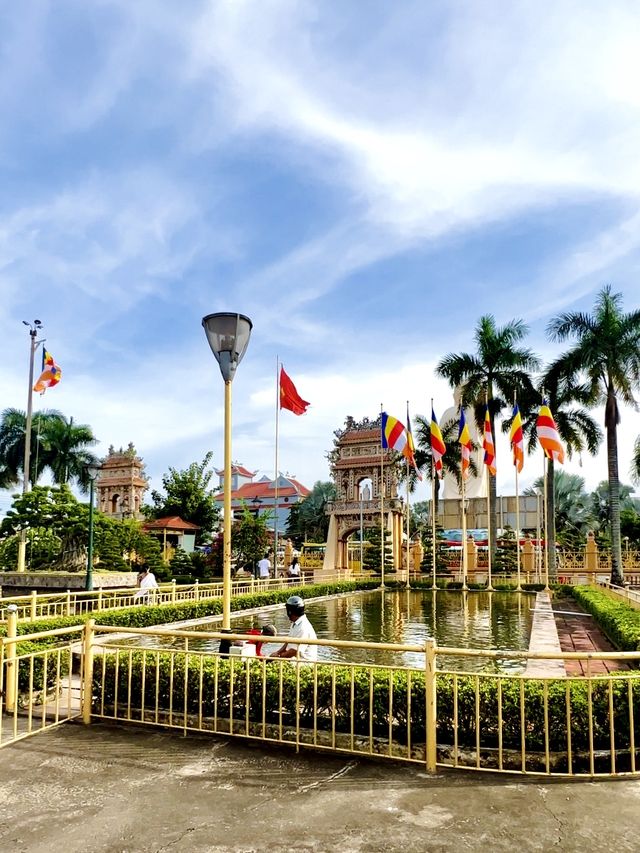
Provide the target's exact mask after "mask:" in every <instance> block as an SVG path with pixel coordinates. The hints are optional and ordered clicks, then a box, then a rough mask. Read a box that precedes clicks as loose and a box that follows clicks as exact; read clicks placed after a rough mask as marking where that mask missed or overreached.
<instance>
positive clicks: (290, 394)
mask: <svg viewBox="0 0 640 853" xmlns="http://www.w3.org/2000/svg"><path fill="white" fill-rule="evenodd" d="M309 405H310V403H307V401H306V400H303V399H302V397H301V396H300V394H298V391H297V389H296V386H295V385H294V384H293V382H292V381H291V379H290V378H289V376H287V374H286V373H285V370H284V367H281V368H280V408H281V409H288V410H289V411H290V412H293V414H294V415H304V413H305V412H306V411H307V406H309Z"/></svg>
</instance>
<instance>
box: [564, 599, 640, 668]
mask: <svg viewBox="0 0 640 853" xmlns="http://www.w3.org/2000/svg"><path fill="white" fill-rule="evenodd" d="M553 609H554V611H560V612H558V613H555V623H556V627H557V629H558V638H559V640H560V648H561V649H562V651H563V652H611V651H614V650H615V646H614V645H613V644H612V643H610V642H609V640H608V639H607V638H606V636H605V635H604V634H603V633H602V631H601V629H600V628H599V627H598V625H597V623H596V621H595V620H594V618H593V617H592V616H591V615H589V614H585V611H584V610H582V608H581V607H580V606H579V605H578V604H577V603H576V601H575V600H574V599H573V598H561V599H560V598H558V599H554V600H553ZM569 611H571V612H574V613H580V614H583V615H580V616H569V615H568V612H569ZM564 665H565V668H566V671H567V675H586V674H587V662H586V661H577V660H572V661H565V664H564ZM589 666H590V672H591V674H592V675H600V674H603V675H604V674H606V673H607V672H615V671H616V670H621V669H628V668H629V667H628V666H627V664H625V663H624V662H623V661H615V660H602V661H591V663H590V664H589Z"/></svg>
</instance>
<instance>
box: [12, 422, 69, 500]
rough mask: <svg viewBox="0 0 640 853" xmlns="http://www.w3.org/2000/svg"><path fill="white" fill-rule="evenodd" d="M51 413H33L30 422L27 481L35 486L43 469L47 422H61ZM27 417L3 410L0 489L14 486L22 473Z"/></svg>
mask: <svg viewBox="0 0 640 853" xmlns="http://www.w3.org/2000/svg"><path fill="white" fill-rule="evenodd" d="M61 417H62V414H61V413H60V412H58V411H56V410H55V409H48V410H45V411H42V412H36V413H35V414H34V415H33V418H32V421H31V457H30V463H29V468H30V472H29V480H30V482H31V483H33V484H35V483H37V482H38V480H39V478H40V477H41V476H42V472H43V471H44V469H45V468H46V467H47V461H46V452H45V447H44V443H45V436H46V432H47V427H48V424H49V422H50V421H51V420H53V419H56V418H61ZM26 432H27V415H26V413H25V412H23V411H21V410H20V409H5V410H4V412H3V413H2V417H1V419H0V482H1V483H2V486H3V488H10V487H11V486H15V485H16V483H18V482H19V481H20V480H21V479H22V477H23V469H24V440H25V436H26Z"/></svg>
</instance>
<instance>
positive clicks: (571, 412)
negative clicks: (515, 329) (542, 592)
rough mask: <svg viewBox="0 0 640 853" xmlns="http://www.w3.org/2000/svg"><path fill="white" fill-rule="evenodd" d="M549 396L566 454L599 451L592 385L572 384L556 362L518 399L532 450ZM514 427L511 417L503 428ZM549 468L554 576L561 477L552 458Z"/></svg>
mask: <svg viewBox="0 0 640 853" xmlns="http://www.w3.org/2000/svg"><path fill="white" fill-rule="evenodd" d="M543 396H546V398H547V400H548V403H549V407H550V409H551V412H552V414H553V418H554V420H555V422H556V426H557V428H558V433H559V435H560V438H561V439H562V442H563V444H564V446H565V448H566V451H567V456H568V457H569V458H571V457H572V456H573V454H574V453H583V452H584V451H585V450H586V451H588V452H589V453H590V454H591V455H595V454H596V453H597V452H598V448H599V446H600V442H601V441H602V431H601V430H600V428H599V426H598V425H597V424H596V422H595V420H594V419H593V418H592V417H591V415H590V414H589V412H588V411H587V410H586V409H585V408H584V406H585V405H586V404H588V402H589V389H588V388H587V386H585V385H576V384H573V385H572V384H570V383H567V382H566V381H564V379H563V378H562V376H561V375H560V374H559V373H558V369H557V366H555V365H552V366H551V367H550V368H548V369H547V370H546V371H545V373H544V375H543V377H542V379H541V380H540V390H539V391H537V392H534V394H533V395H531V394H530V393H527V394H523V396H522V397H521V398H520V399H519V400H518V407H519V409H520V414H521V417H522V429H523V432H524V433H525V435H526V436H527V450H528V452H529V453H530V454H531V453H533V452H534V451H535V450H536V449H537V448H538V435H537V431H536V422H537V419H538V411H539V408H540V400H541V399H542V397H543ZM510 427H511V418H509V419H508V420H507V421H505V422H504V424H503V425H502V429H503V431H504V432H508V430H509V429H510ZM545 462H546V470H547V483H548V484H549V486H548V488H547V504H546V512H547V531H546V533H547V541H546V549H547V560H548V566H549V577H550V578H552V579H555V577H556V575H557V565H556V548H555V542H556V512H557V508H556V498H557V497H558V491H557V488H556V484H557V483H558V477H557V474H556V472H555V462H554V460H553V459H546V460H545Z"/></svg>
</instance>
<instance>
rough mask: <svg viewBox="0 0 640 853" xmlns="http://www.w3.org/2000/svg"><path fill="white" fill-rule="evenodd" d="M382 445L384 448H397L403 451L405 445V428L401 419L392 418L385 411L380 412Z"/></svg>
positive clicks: (399, 451)
mask: <svg viewBox="0 0 640 853" xmlns="http://www.w3.org/2000/svg"><path fill="white" fill-rule="evenodd" d="M382 447H383V449H384V450H388V449H391V450H397V451H398V453H404V454H405V455H406V452H405V448H406V447H407V430H406V429H405V427H404V424H403V423H402V421H399V420H398V419H397V418H392V417H391V415H388V414H387V413H386V412H382Z"/></svg>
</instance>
